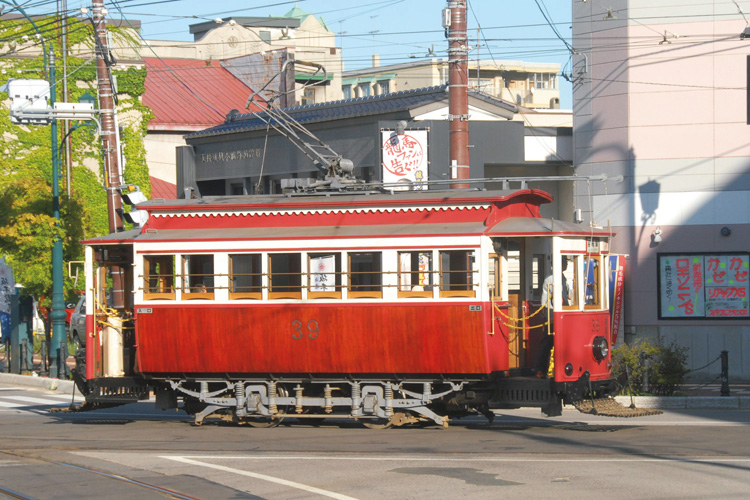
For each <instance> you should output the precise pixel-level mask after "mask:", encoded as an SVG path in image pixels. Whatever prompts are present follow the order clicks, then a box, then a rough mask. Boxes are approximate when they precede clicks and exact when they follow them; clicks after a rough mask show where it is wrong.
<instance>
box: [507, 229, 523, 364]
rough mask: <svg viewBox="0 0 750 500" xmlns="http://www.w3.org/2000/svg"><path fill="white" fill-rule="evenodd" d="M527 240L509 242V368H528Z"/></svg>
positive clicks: (511, 240) (510, 240)
mask: <svg viewBox="0 0 750 500" xmlns="http://www.w3.org/2000/svg"><path fill="white" fill-rule="evenodd" d="M525 247H526V245H525V240H523V239H509V240H508V254H507V257H508V268H507V270H506V271H507V272H506V276H507V278H506V279H507V280H508V301H509V302H510V309H509V310H508V316H509V317H510V319H509V321H508V351H509V352H508V355H509V356H510V360H509V361H510V364H509V367H510V368H511V369H513V368H523V367H524V366H526V362H525V361H526V351H525V350H526V342H525V339H526V335H525V333H526V332H525V328H524V325H525V321H524V320H523V319H522V318H525V317H526V316H527V311H526V310H525V308H526V304H527V298H526V296H525V293H524V290H526V283H525V281H526V278H525V276H526V259H525V258H524V255H525V250H526V248H525Z"/></svg>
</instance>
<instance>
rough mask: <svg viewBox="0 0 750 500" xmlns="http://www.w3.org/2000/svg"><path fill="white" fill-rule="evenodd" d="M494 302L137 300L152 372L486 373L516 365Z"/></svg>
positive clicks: (142, 361) (142, 350) (144, 363)
mask: <svg viewBox="0 0 750 500" xmlns="http://www.w3.org/2000/svg"><path fill="white" fill-rule="evenodd" d="M485 309H486V308H484V307H477V306H473V307H472V305H471V304H469V303H460V304H457V303H452V304H445V303H440V304H435V303H429V302H420V303H414V304H393V303H387V304H359V305H352V304H342V305H337V304H325V305H310V304H278V305H268V304H262V305H243V306H227V305H204V306H197V305H185V304H180V305H156V304H149V307H148V308H144V307H136V311H137V316H136V322H135V325H136V343H137V346H138V349H137V357H138V367H139V370H140V371H141V372H142V373H146V374H168V373H184V374H190V373H201V374H206V373H217V374H225V373H232V374H239V373H274V374H282V373H290V374H291V373H313V374H316V373H320V374H324V373H325V374H332V373H353V374H354V373H357V374H364V373H399V374H487V373H489V372H491V371H497V370H505V369H507V360H508V354H507V353H508V351H507V342H505V341H504V336H503V335H500V334H499V335H494V336H488V332H487V331H486V330H487V321H486V318H485V317H484V315H483V310H485ZM143 311H150V312H147V313H144V312H143Z"/></svg>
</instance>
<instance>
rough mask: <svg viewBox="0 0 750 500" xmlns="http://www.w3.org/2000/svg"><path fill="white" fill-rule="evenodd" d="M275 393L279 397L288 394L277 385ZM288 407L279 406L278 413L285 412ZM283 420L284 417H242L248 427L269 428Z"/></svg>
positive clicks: (276, 425)
mask: <svg viewBox="0 0 750 500" xmlns="http://www.w3.org/2000/svg"><path fill="white" fill-rule="evenodd" d="M276 395H277V397H280V398H285V397H287V396H288V395H289V393H288V392H287V391H286V389H285V388H283V387H279V388H277V389H276ZM287 409H288V407H287V406H286V405H285V406H279V407H278V411H279V413H286V412H287ZM283 421H284V417H245V418H243V419H242V422H243V423H246V424H247V425H249V426H250V427H254V428H256V429H270V428H272V427H278V426H279V424H281V422H283Z"/></svg>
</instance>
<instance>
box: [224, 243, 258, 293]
mask: <svg viewBox="0 0 750 500" xmlns="http://www.w3.org/2000/svg"><path fill="white" fill-rule="evenodd" d="M229 286H230V288H229V298H230V299H260V298H262V291H263V271H262V269H261V255H260V254H259V253H258V254H236V255H230V256H229Z"/></svg>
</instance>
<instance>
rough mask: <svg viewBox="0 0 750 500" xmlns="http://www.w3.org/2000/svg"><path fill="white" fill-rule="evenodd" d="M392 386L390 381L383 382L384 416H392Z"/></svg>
mask: <svg viewBox="0 0 750 500" xmlns="http://www.w3.org/2000/svg"><path fill="white" fill-rule="evenodd" d="M392 404H393V387H392V386H391V383H390V382H388V383H386V384H385V416H386V417H391V416H393V406H391V405H392Z"/></svg>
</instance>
